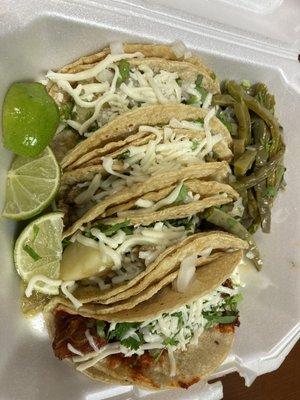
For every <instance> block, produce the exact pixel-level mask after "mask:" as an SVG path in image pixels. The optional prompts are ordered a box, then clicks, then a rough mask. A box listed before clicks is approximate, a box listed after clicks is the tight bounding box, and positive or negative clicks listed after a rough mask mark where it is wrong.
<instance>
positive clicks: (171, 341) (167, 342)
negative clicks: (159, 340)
mask: <svg viewBox="0 0 300 400" xmlns="http://www.w3.org/2000/svg"><path fill="white" fill-rule="evenodd" d="M163 344H164V345H165V346H176V344H178V340H176V339H175V338H174V337H170V338H166V339H165V340H164V341H163Z"/></svg>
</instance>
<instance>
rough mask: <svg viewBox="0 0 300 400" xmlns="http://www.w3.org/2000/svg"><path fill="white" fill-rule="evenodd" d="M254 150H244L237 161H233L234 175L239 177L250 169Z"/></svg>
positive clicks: (254, 155)
mask: <svg viewBox="0 0 300 400" xmlns="http://www.w3.org/2000/svg"><path fill="white" fill-rule="evenodd" d="M256 153H257V151H256V150H246V151H245V153H243V154H242V155H241V156H240V157H239V158H238V159H237V160H235V161H234V175H235V176H237V177H241V176H244V175H246V172H247V171H248V170H249V169H250V168H251V167H252V164H253V163H254V161H255V159H256Z"/></svg>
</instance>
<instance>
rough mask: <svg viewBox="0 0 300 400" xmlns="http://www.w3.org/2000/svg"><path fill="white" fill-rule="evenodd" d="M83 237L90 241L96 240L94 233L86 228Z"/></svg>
mask: <svg viewBox="0 0 300 400" xmlns="http://www.w3.org/2000/svg"><path fill="white" fill-rule="evenodd" d="M83 235H84V236H85V237H87V238H90V239H96V237H95V236H94V235H92V232H91V230H90V229H89V228H85V230H84V231H83Z"/></svg>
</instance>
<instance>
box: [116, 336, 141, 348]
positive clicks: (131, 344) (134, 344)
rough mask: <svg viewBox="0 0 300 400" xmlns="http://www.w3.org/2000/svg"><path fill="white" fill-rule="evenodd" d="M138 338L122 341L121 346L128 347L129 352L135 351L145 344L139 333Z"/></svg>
mask: <svg viewBox="0 0 300 400" xmlns="http://www.w3.org/2000/svg"><path fill="white" fill-rule="evenodd" d="M138 337H139V339H137V338H133V337H131V336H129V337H128V338H126V339H122V340H121V345H122V346H125V347H128V348H129V349H131V350H137V349H138V348H139V347H140V346H141V345H142V344H143V343H145V341H144V338H143V335H142V334H141V333H138Z"/></svg>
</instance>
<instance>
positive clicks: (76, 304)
mask: <svg viewBox="0 0 300 400" xmlns="http://www.w3.org/2000/svg"><path fill="white" fill-rule="evenodd" d="M69 287H70V288H72V289H73V290H74V289H75V281H67V282H63V283H62V284H61V291H62V292H63V294H64V295H65V296H66V298H67V299H69V300H70V301H71V303H72V304H73V305H74V307H75V308H76V310H77V309H78V308H80V307H82V303H81V302H80V301H79V300H77V299H76V297H74V296H73V295H72V293H71V292H70V290H69V289H68V288H69Z"/></svg>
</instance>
